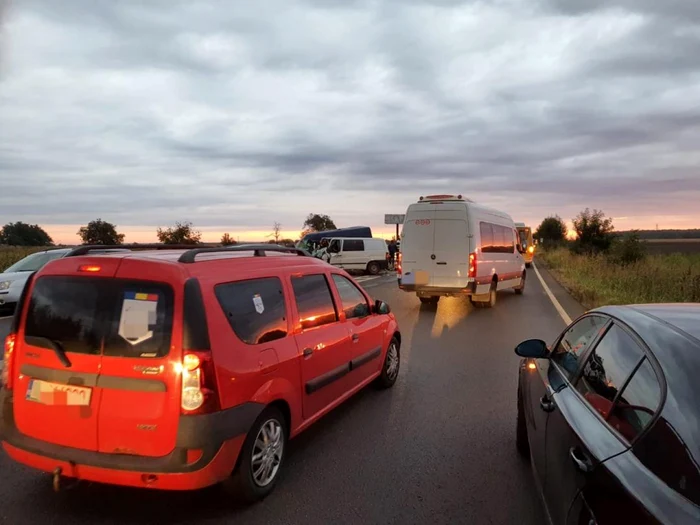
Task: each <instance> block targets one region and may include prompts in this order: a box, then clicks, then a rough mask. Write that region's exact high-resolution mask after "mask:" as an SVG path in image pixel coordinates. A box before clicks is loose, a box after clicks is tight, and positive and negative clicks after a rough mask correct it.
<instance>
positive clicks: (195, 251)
mask: <svg viewBox="0 0 700 525" xmlns="http://www.w3.org/2000/svg"><path fill="white" fill-rule="evenodd" d="M193 246H196V245H192V244H162V243H153V244H119V245H111V246H107V245H97V244H92V245H85V246H78V247H77V248H73V249H72V250H71V251H70V252H68V253H67V254H66V255H65V256H66V257H78V256H81V255H88V254H90V253H123V252H130V251H133V250H186V251H185V253H183V254H182V255H180V257H179V258H178V260H177V262H181V263H186V264H191V263H193V262H195V259H196V258H197V255H199V254H200V253H221V252H250V251H252V252H253V255H254V256H255V257H265V252H278V253H293V254H296V255H299V256H301V257H309V256H310V255H311V254H310V253H309V252H307V251H305V250H301V249H299V248H287V247H286V246H279V245H275V244H237V245H235V246H210V247H202V248H194V247H193Z"/></svg>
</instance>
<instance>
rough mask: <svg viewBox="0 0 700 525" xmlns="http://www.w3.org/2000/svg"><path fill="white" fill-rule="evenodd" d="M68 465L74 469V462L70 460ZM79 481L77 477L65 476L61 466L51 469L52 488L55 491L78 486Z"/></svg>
mask: <svg viewBox="0 0 700 525" xmlns="http://www.w3.org/2000/svg"><path fill="white" fill-rule="evenodd" d="M70 466H71V467H72V468H73V469H75V463H73V462H72V461H71V462H70ZM79 483H80V480H79V479H77V478H76V479H70V478H66V477H65V476H64V475H63V468H62V467H56V468H55V469H54V471H53V490H54V491H55V492H60V491H61V490H71V489H74V488H75V487H77V486H78V484H79Z"/></svg>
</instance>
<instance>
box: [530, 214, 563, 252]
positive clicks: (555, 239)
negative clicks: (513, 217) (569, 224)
mask: <svg viewBox="0 0 700 525" xmlns="http://www.w3.org/2000/svg"><path fill="white" fill-rule="evenodd" d="M534 236H535V239H537V240H540V239H544V243H545V245H547V244H556V243H560V242H563V241H564V239H566V224H564V221H563V220H561V217H559V215H552V216H550V217H547V218H546V219H544V220H543V221H542V222H541V223H540V225H539V226H538V227H537V230H536V231H535V233H534Z"/></svg>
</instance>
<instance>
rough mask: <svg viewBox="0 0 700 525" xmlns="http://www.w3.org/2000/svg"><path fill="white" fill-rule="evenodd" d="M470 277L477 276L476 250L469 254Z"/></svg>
mask: <svg viewBox="0 0 700 525" xmlns="http://www.w3.org/2000/svg"><path fill="white" fill-rule="evenodd" d="M468 277H472V278H476V252H473V253H470V254H469V275H468Z"/></svg>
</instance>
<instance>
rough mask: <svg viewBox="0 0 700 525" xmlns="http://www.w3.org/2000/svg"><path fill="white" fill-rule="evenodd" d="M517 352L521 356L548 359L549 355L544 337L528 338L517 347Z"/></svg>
mask: <svg viewBox="0 0 700 525" xmlns="http://www.w3.org/2000/svg"><path fill="white" fill-rule="evenodd" d="M515 353H516V354H517V355H519V356H520V357H527V358H531V359H546V358H547V357H548V356H549V349H548V348H547V343H545V342H544V341H542V339H528V340H526V341H523V342H522V343H520V344H519V345H518V346H516V347H515Z"/></svg>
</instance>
